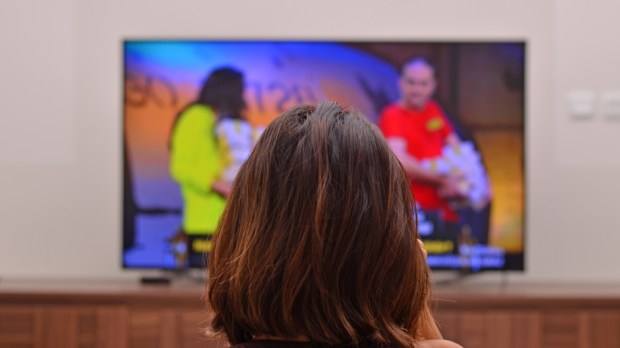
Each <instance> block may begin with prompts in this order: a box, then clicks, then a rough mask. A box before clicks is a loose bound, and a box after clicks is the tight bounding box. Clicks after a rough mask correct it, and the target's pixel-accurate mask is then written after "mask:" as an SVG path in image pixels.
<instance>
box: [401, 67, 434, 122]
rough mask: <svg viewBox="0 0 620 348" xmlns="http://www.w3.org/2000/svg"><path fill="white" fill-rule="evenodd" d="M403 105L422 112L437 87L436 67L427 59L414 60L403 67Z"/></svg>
mask: <svg viewBox="0 0 620 348" xmlns="http://www.w3.org/2000/svg"><path fill="white" fill-rule="evenodd" d="M399 86H400V92H401V103H402V104H403V105H404V106H405V107H406V108H410V109H416V110H422V109H424V107H425V106H426V104H427V103H428V102H429V100H431V98H432V97H433V94H434V93H435V88H436V87H437V81H436V79H435V67H434V66H433V65H432V64H431V63H430V62H429V61H428V60H427V59H425V58H414V59H412V60H410V61H408V62H406V63H405V64H404V65H403V68H402V70H401V74H400V82H399Z"/></svg>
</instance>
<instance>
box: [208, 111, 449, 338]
mask: <svg viewBox="0 0 620 348" xmlns="http://www.w3.org/2000/svg"><path fill="white" fill-rule="evenodd" d="M412 206H413V197H412V196H411V191H410V190H409V185H408V181H407V178H406V176H405V173H404V171H403V168H402V166H401V165H400V163H399V162H398V160H397V159H396V157H395V156H394V154H393V153H392V152H391V150H390V149H389V147H388V145H387V143H386V142H385V140H383V137H382V135H381V133H380V132H379V131H378V130H377V129H376V127H374V126H372V125H371V124H370V123H369V122H368V121H367V120H366V119H365V118H364V117H363V116H360V115H358V114H356V113H354V112H350V111H347V110H344V109H343V108H342V107H341V106H339V105H338V104H335V103H331V102H327V103H323V104H320V105H319V106H318V107H316V108H315V107H312V106H300V107H296V108H294V109H291V110H289V111H287V112H285V113H284V114H282V115H281V116H279V117H278V118H276V119H275V120H274V121H273V122H272V123H271V124H270V125H269V126H268V127H267V129H266V130H265V132H264V133H263V135H262V137H261V139H260V140H259V141H258V144H257V145H256V147H255V149H254V151H253V152H252V154H251V155H250V157H249V159H248V160H247V161H246V163H245V164H244V165H243V166H242V168H241V170H240V171H239V174H238V176H237V179H236V181H235V184H234V185H233V188H232V192H231V194H230V196H229V199H228V205H227V207H226V210H225V211H224V215H223V216H222V220H221V221H220V225H219V226H218V229H217V234H216V237H215V241H214V249H213V252H212V254H211V259H210V263H209V268H208V270H209V277H208V281H207V295H206V296H207V304H208V307H209V308H210V310H211V311H212V312H213V314H214V317H213V319H212V321H211V327H210V329H211V331H212V332H213V333H214V334H225V335H226V337H227V339H228V341H229V342H230V343H231V344H232V345H233V347H256V348H259V347H331V346H343V347H345V346H349V347H446V348H447V347H458V345H456V344H454V343H451V342H448V341H444V340H441V339H440V338H441V335H440V333H439V331H438V329H437V327H436V325H435V323H434V321H433V319H432V317H431V316H430V314H429V313H430V312H429V311H428V305H429V300H430V289H431V283H430V278H429V269H428V266H427V264H426V259H425V253H424V251H423V249H422V248H421V246H420V245H419V244H418V240H417V237H418V234H417V231H416V225H415V221H414V219H413V214H412Z"/></svg>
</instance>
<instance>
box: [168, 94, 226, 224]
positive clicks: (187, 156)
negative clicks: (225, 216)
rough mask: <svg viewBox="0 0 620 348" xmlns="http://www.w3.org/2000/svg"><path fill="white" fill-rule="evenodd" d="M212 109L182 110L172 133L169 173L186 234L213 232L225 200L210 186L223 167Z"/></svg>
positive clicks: (205, 107)
mask: <svg viewBox="0 0 620 348" xmlns="http://www.w3.org/2000/svg"><path fill="white" fill-rule="evenodd" d="M216 122H217V119H216V116H215V113H214V112H213V110H212V109H211V108H209V107H208V106H205V105H202V104H195V105H192V106H190V107H189V108H187V109H186V110H185V111H183V114H182V115H180V118H179V121H178V123H177V125H176V127H175V129H174V131H173V134H172V144H171V148H172V151H171V154H170V174H171V176H172V178H173V179H174V180H175V181H176V182H177V183H179V186H180V187H181V193H182V195H183V201H184V207H183V229H184V230H185V232H186V233H187V234H188V235H198V234H203V235H204V234H213V233H214V232H215V228H216V227H217V224H218V221H219V219H220V216H221V215H222V212H223V210H224V206H225V204H226V200H225V198H224V197H222V196H221V195H220V194H218V193H216V192H215V191H213V189H212V188H211V186H212V185H213V183H214V182H215V181H217V180H218V179H219V178H220V173H221V172H222V170H223V167H224V164H223V163H222V162H223V160H222V155H221V153H220V151H219V148H218V142H217V139H216V137H215V125H216Z"/></svg>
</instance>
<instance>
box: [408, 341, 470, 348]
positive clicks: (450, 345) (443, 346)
mask: <svg viewBox="0 0 620 348" xmlns="http://www.w3.org/2000/svg"><path fill="white" fill-rule="evenodd" d="M416 348H463V347H462V346H461V345H460V344H456V343H454V342H452V341H448V340H426V341H420V342H418V343H416Z"/></svg>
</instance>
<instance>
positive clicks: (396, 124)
mask: <svg viewBox="0 0 620 348" xmlns="http://www.w3.org/2000/svg"><path fill="white" fill-rule="evenodd" d="M379 128H381V131H382V132H383V134H384V135H385V137H386V138H390V137H395V138H402V139H404V140H405V141H406V142H407V153H408V154H409V155H411V156H412V157H414V158H416V159H418V160H424V159H431V158H435V157H438V156H440V155H441V153H442V150H443V147H444V146H445V145H446V141H447V138H448V136H449V135H450V134H452V132H453V131H454V130H453V129H452V126H451V125H450V122H449V121H448V119H447V118H446V116H445V114H444V113H443V110H441V107H439V105H438V104H437V102H435V101H430V102H428V103H427V104H426V107H425V108H424V109H422V110H410V109H405V108H404V107H403V106H401V105H398V104H392V105H389V106H388V107H386V108H385V109H384V110H383V112H382V113H381V117H380V119H379ZM411 190H412V191H413V195H414V197H415V200H416V202H417V203H418V205H419V206H420V208H422V209H425V210H439V211H441V212H442V213H443V214H442V215H443V218H444V219H445V220H447V221H453V222H455V221H458V215H457V214H456V212H455V211H454V210H453V209H451V208H450V207H449V206H448V204H447V203H446V202H445V201H444V200H443V199H441V198H440V197H439V195H438V194H437V190H436V188H435V187H433V186H431V185H427V184H424V183H421V182H418V181H415V180H412V181H411Z"/></svg>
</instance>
